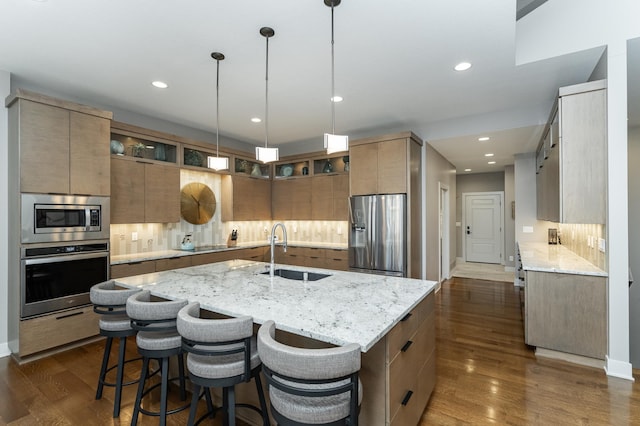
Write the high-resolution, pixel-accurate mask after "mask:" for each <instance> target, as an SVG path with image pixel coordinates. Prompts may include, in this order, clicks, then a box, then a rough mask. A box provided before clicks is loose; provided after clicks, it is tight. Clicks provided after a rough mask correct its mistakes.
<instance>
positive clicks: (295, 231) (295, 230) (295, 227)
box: [293, 225, 298, 234]
mask: <svg viewBox="0 0 640 426" xmlns="http://www.w3.org/2000/svg"><path fill="white" fill-rule="evenodd" d="M293 233H294V234H297V233H298V227H297V226H296V225H293Z"/></svg>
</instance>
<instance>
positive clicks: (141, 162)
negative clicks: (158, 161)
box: [136, 160, 153, 164]
mask: <svg viewBox="0 0 640 426" xmlns="http://www.w3.org/2000/svg"><path fill="white" fill-rule="evenodd" d="M136 163H140V164H153V163H151V162H149V161H140V160H136Z"/></svg>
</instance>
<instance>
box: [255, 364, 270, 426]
mask: <svg viewBox="0 0 640 426" xmlns="http://www.w3.org/2000/svg"><path fill="white" fill-rule="evenodd" d="M253 378H254V379H255V381H256V388H257V390H258V400H259V401H260V410H261V411H262V425H263V426H269V411H267V401H266V400H265V398H264V390H263V389H262V380H261V379H260V372H258V373H257V374H256V375H255V376H253Z"/></svg>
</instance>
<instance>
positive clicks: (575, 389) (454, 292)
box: [0, 278, 640, 426]
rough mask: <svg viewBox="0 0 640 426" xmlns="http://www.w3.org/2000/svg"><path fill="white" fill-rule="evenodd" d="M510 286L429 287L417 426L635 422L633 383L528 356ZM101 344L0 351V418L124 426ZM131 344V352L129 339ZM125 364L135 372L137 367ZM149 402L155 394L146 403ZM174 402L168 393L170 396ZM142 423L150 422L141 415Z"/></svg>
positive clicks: (128, 393) (175, 421)
mask: <svg viewBox="0 0 640 426" xmlns="http://www.w3.org/2000/svg"><path fill="white" fill-rule="evenodd" d="M517 291H518V290H517V289H515V288H514V287H513V285H512V284H510V283H503V282H492V281H483V280H473V279H463V278H455V279H453V280H450V281H447V282H445V283H444V284H443V287H442V291H440V292H439V293H438V294H437V295H436V304H437V310H438V312H437V313H438V315H437V324H436V326H437V336H438V337H437V356H438V361H437V368H438V381H437V384H436V388H435V391H434V394H433V395H432V397H431V400H430V402H429V405H428V407H427V410H426V411H425V413H424V414H423V416H422V421H421V423H420V426H424V425H458V424H510V425H521V424H532V425H571V424H575V425H631V424H640V383H638V382H637V381H636V382H635V383H632V382H630V381H626V380H621V379H614V378H607V376H606V375H605V374H604V372H603V371H602V370H600V369H594V368H588V367H581V366H577V365H574V364H569V363H564V362H561V361H552V360H545V359H536V358H535V356H534V354H533V351H532V350H531V349H530V348H528V347H527V346H526V345H525V344H524V340H523V330H522V320H521V316H520V308H519V299H518V293H517ZM102 348H103V343H102V342H97V343H92V344H87V345H84V346H82V347H79V348H76V349H72V350H69V351H66V352H62V353H59V354H56V355H52V356H50V357H47V358H44V359H41V360H38V361H34V362H31V363H28V364H24V365H22V366H18V365H17V364H16V363H15V362H14V361H13V360H12V359H11V358H8V357H7V358H2V359H0V425H6V424H10V425H107V424H112V425H120V424H122V425H125V424H126V425H128V424H129V423H130V421H131V413H132V406H133V401H134V399H135V386H130V387H129V388H127V389H125V392H124V394H123V403H122V412H121V415H120V418H118V419H112V417H111V410H112V404H113V402H112V398H113V390H112V389H106V390H105V393H104V396H103V398H102V399H101V400H98V401H96V400H94V397H95V385H96V383H95V382H96V377H97V374H98V369H99V365H100V358H101V356H102ZM129 352H130V354H131V356H135V346H134V345H133V344H131V345H130V349H129ZM114 353H115V352H114ZM130 367H131V368H129V369H128V376H129V377H133V376H135V374H136V365H131V366H130ZM138 368H139V366H138ZM636 379H640V376H637V377H636ZM365 392H366V389H365ZM156 401H157V396H155V395H154V396H152V397H151V398H148V400H147V401H146V402H145V404H146V406H151V407H153V406H154V405H155V403H156ZM179 402H180V401H178V398H177V395H176V393H174V394H173V397H172V403H173V404H177V403H179ZM201 405H203V404H201ZM186 417H187V413H186V411H185V412H182V413H179V414H176V415H173V416H170V418H169V424H170V425H183V424H185V423H186ZM139 424H141V425H152V424H157V420H156V419H150V418H148V417H145V416H140V422H139ZM214 424H219V423H214ZM364 426H367V425H364Z"/></svg>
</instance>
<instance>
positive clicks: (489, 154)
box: [484, 152, 493, 157]
mask: <svg viewBox="0 0 640 426" xmlns="http://www.w3.org/2000/svg"><path fill="white" fill-rule="evenodd" d="M484 156H485V157H493V154H492V153H490V152H489V153H487V154H485V155H484Z"/></svg>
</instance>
